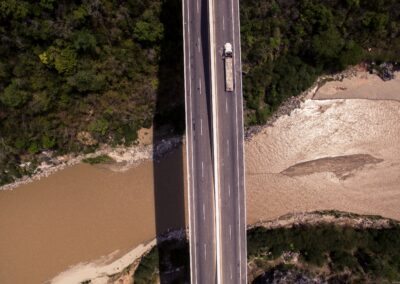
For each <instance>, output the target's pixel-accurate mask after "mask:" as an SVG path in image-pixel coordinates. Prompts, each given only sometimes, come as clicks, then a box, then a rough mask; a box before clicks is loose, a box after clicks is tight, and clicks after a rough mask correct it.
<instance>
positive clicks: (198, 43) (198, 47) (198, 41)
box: [197, 37, 201, 52]
mask: <svg viewBox="0 0 400 284" xmlns="http://www.w3.org/2000/svg"><path fill="white" fill-rule="evenodd" d="M197 49H198V50H199V52H201V50H200V37H198V38H197Z"/></svg>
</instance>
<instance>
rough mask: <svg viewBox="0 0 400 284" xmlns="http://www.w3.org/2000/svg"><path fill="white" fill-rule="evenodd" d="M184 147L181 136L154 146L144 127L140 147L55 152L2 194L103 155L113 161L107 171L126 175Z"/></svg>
mask: <svg viewBox="0 0 400 284" xmlns="http://www.w3.org/2000/svg"><path fill="white" fill-rule="evenodd" d="M181 144H182V137H170V138H166V139H161V140H160V141H158V142H156V143H154V144H153V138H152V129H151V128H150V129H145V128H143V129H141V130H139V139H138V141H137V144H136V145H133V146H130V147H126V146H116V147H111V146H109V145H100V146H99V149H98V150H96V151H95V152H94V153H88V154H79V155H76V154H69V155H63V156H53V154H52V153H47V155H48V159H47V161H46V162H42V163H41V164H40V165H39V166H38V167H37V168H36V170H35V171H34V173H33V174H32V175H31V176H23V177H21V178H20V179H17V180H16V181H15V182H13V183H10V184H6V185H3V186H0V191H1V190H12V189H14V188H16V187H18V186H21V185H24V184H28V183H31V182H33V181H38V180H40V179H42V178H46V177H48V176H50V175H51V174H54V173H56V172H58V171H61V170H63V169H65V168H67V167H71V166H74V165H77V164H79V163H82V162H83V161H84V160H87V159H92V158H95V157H99V156H103V155H106V156H108V157H110V158H111V159H112V160H113V162H112V163H110V164H108V165H107V166H106V167H107V168H108V169H110V170H113V171H117V172H124V171H127V170H129V169H130V168H132V167H134V166H137V165H139V164H140V163H142V162H144V161H150V160H159V159H161V158H162V157H163V156H165V155H166V154H168V153H169V152H171V151H173V150H174V149H176V148H177V147H179V146H180V145H181ZM44 154H46V153H44ZM23 166H25V165H24V164H22V165H21V167H23Z"/></svg>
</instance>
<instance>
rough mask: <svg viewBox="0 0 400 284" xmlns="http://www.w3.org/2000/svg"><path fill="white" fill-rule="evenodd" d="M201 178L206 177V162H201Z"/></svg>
mask: <svg viewBox="0 0 400 284" xmlns="http://www.w3.org/2000/svg"><path fill="white" fill-rule="evenodd" d="M201 177H202V178H203V177H204V162H201Z"/></svg>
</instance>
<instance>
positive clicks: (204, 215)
mask: <svg viewBox="0 0 400 284" xmlns="http://www.w3.org/2000/svg"><path fill="white" fill-rule="evenodd" d="M203 220H204V221H205V220H206V205H205V204H204V203H203Z"/></svg>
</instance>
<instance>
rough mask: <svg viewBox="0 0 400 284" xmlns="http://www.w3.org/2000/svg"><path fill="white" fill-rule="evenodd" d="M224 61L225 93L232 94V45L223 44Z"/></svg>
mask: <svg viewBox="0 0 400 284" xmlns="http://www.w3.org/2000/svg"><path fill="white" fill-rule="evenodd" d="M224 61H225V91H227V92H233V52H232V44H230V43H229V42H227V43H225V46H224Z"/></svg>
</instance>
